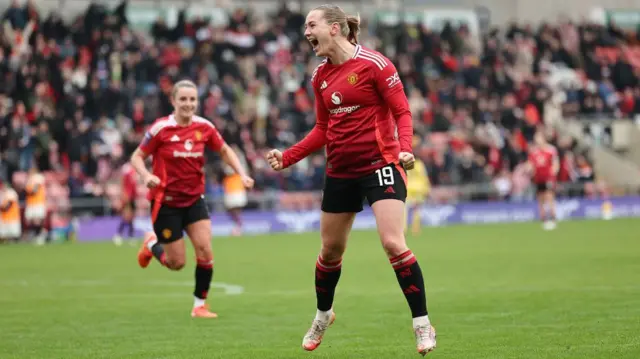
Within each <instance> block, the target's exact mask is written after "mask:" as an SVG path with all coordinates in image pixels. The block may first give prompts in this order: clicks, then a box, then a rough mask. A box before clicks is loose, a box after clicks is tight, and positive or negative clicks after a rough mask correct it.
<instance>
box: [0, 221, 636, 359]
mask: <svg viewBox="0 0 640 359" xmlns="http://www.w3.org/2000/svg"><path fill="white" fill-rule="evenodd" d="M409 244H410V246H411V248H412V249H413V251H414V252H415V253H416V255H417V257H418V259H419V261H420V264H421V266H422V268H423V271H424V274H425V278H426V283H427V294H428V304H429V310H430V317H431V320H432V322H433V324H434V325H435V326H436V328H437V330H438V348H437V349H436V351H435V352H434V353H432V354H429V356H428V357H430V358H443V359H444V358H456V359H466V358H474V359H477V358H509V359H516V358H517V359H523V358H549V359H559V358H575V359H586V358H598V359H614V358H615V359H623V358H629V359H632V358H633V359H637V358H640V334H639V333H640V220H637V219H625V220H615V221H608V222H607V221H593V222H584V221H579V222H578V221H576V222H562V223H560V225H559V227H558V229H557V230H555V231H553V232H545V231H543V230H542V229H541V227H540V225H539V224H537V223H532V224H513V225H486V226H456V227H443V228H425V229H424V230H423V234H422V235H421V236H420V237H417V238H410V239H409ZM213 246H214V251H215V253H216V271H215V276H214V288H213V290H212V293H211V298H210V301H209V302H210V304H211V305H212V308H213V309H214V310H216V311H217V312H218V313H219V315H220V318H218V319H215V320H202V319H200V320H198V319H192V318H191V317H190V316H189V313H190V309H191V305H192V300H193V299H192V296H191V292H192V285H193V279H192V278H193V265H194V261H193V259H192V257H190V258H189V261H188V263H187V266H186V267H185V269H184V270H183V271H182V272H177V273H176V272H170V271H168V270H165V269H164V268H161V267H160V266H159V265H158V264H157V263H156V262H154V263H152V264H151V266H150V267H149V268H147V269H145V270H142V269H140V268H138V266H137V262H136V251H137V246H136V247H133V246H128V245H124V246H122V247H115V246H113V245H112V244H111V243H87V244H85V243H78V244H62V245H53V246H48V247H33V246H30V245H7V246H0V358H3V359H4V358H20V359H26V358H38V359H42V358H47V359H53V358H65V359H74V358H90V359H98V358H109V359H114V358H154V359H159V358H167V359H168V358H177V359H180V358H185V359H194V358H207V359H210V358H261V359H269V358H273V359H275V358H278V359H280V358H332V359H334V358H335V359H347V358H349V359H352V358H392V359H396V358H416V357H419V355H418V354H417V353H416V352H415V346H414V345H415V344H414V339H413V333H412V331H411V318H410V314H409V311H408V308H407V305H406V303H405V299H404V297H403V296H402V294H401V292H400V290H399V288H398V284H397V282H396V279H395V276H394V274H393V271H392V269H391V267H390V265H389V263H388V261H387V260H386V257H385V255H384V253H383V251H382V249H381V248H380V245H379V242H378V239H377V236H376V234H375V233H374V232H356V233H354V234H353V235H352V238H351V240H350V243H349V247H348V249H347V253H346V256H345V258H344V264H343V272H342V278H341V281H340V283H339V285H338V290H337V295H336V302H335V309H336V313H337V320H336V323H335V324H334V326H333V327H331V328H330V329H329V331H328V332H327V335H326V336H325V340H324V342H323V344H322V345H321V346H320V347H319V348H318V350H316V351H315V352H313V353H306V352H304V351H303V350H302V349H301V347H300V344H301V339H302V336H303V335H304V333H305V331H306V330H307V329H308V327H309V325H310V322H311V320H312V319H313V316H314V314H315V294H314V290H313V271H314V262H315V259H316V256H317V253H318V249H319V247H320V243H319V238H318V234H315V233H308V234H290V235H271V236H258V237H241V238H214V240H213ZM190 253H192V252H190Z"/></svg>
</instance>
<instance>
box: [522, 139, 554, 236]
mask: <svg viewBox="0 0 640 359" xmlns="http://www.w3.org/2000/svg"><path fill="white" fill-rule="evenodd" d="M534 142H535V145H534V146H533V147H532V148H531V149H530V150H529V160H528V161H529V167H530V169H531V171H532V172H533V183H534V185H535V186H536V197H537V200H538V212H539V214H540V219H541V220H542V221H543V226H544V228H545V229H547V230H551V229H554V228H555V227H556V223H555V220H556V201H555V183H556V175H557V174H558V169H559V168H560V161H559V159H558V151H557V150H556V148H555V147H553V145H551V144H549V143H547V141H546V139H545V137H544V133H543V132H542V131H538V132H536V134H535V136H534Z"/></svg>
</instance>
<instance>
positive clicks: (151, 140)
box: [129, 125, 161, 188]
mask: <svg viewBox="0 0 640 359" xmlns="http://www.w3.org/2000/svg"><path fill="white" fill-rule="evenodd" d="M159 130H160V129H159V128H158V125H154V126H152V127H151V129H149V131H147V133H146V134H145V135H144V139H143V140H142V143H140V146H138V148H136V150H135V151H134V152H133V154H132V155H131V160H130V161H129V162H130V163H131V166H133V168H134V169H135V170H136V172H138V174H139V175H140V177H142V180H143V182H144V184H145V185H146V186H147V187H148V188H154V187H157V186H158V185H160V183H161V181H160V178H158V177H157V176H155V175H154V174H153V173H151V172H149V170H147V166H146V165H145V164H144V160H145V159H146V158H147V157H149V155H152V154H153V153H155V151H156V150H157V148H158V146H159V140H158V139H157V137H156V136H155V134H157V132H158V131H159Z"/></svg>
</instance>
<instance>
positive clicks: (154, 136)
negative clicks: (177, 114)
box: [140, 115, 225, 207]
mask: <svg viewBox="0 0 640 359" xmlns="http://www.w3.org/2000/svg"><path fill="white" fill-rule="evenodd" d="M224 143H225V142H224V140H223V139H222V136H220V133H219V132H218V131H217V130H216V128H215V126H213V124H212V123H211V122H209V121H208V120H206V119H204V118H201V117H197V116H194V117H193V122H192V123H191V124H190V125H188V126H180V125H178V123H177V122H176V120H175V119H174V118H173V115H171V116H169V117H164V118H160V119H158V120H156V122H155V123H154V124H153V125H152V126H151V128H150V129H149V131H148V132H147V133H146V134H145V136H144V140H143V141H142V144H141V145H140V149H141V150H142V151H143V152H144V153H146V154H149V155H153V174H154V175H156V176H158V178H160V180H161V181H162V182H161V185H160V186H158V187H156V188H154V189H153V190H151V191H149V195H148V199H149V200H156V201H160V202H162V203H164V204H167V205H169V206H171V207H187V206H190V205H192V204H193V203H194V202H195V201H197V200H198V198H200V197H201V196H202V195H203V194H204V172H203V167H204V162H205V158H204V150H205V146H207V147H209V148H211V149H212V150H214V151H220V149H221V148H222V146H223V145H224Z"/></svg>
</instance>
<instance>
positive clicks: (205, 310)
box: [191, 304, 218, 318]
mask: <svg viewBox="0 0 640 359" xmlns="http://www.w3.org/2000/svg"><path fill="white" fill-rule="evenodd" d="M191 317H193V318H217V317H218V314H216V313H213V312H211V311H209V305H207V304H205V305H201V306H198V307H193V310H191Z"/></svg>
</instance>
